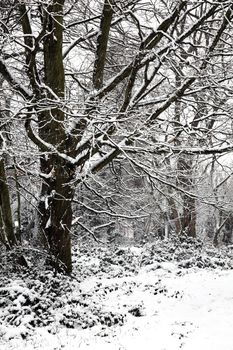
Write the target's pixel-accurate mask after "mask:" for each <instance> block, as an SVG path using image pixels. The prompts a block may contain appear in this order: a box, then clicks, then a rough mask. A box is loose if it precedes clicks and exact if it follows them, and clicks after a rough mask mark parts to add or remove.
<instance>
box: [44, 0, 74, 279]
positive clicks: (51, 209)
mask: <svg viewBox="0 0 233 350" xmlns="http://www.w3.org/2000/svg"><path fill="white" fill-rule="evenodd" d="M63 3H64V1H63V0H58V1H55V0H54V1H53V3H52V4H51V5H50V6H48V8H47V9H48V13H47V16H45V18H44V21H45V22H46V23H47V24H48V27H49V28H48V29H49V31H51V32H53V34H52V35H48V36H47V37H46V38H45V41H44V67H45V84H46V85H47V86H48V87H49V89H51V90H52V91H53V93H55V94H56V95H57V96H58V97H59V98H60V99H61V100H62V99H64V90H65V87H64V85H65V74H64V67H63V58H62V43H63V39H62V32H63V26H62V19H63V13H62V11H63ZM47 94H48V97H49V98H51V99H53V98H54V96H53V94H50V93H49V91H47ZM38 118H39V135H40V137H41V138H42V139H43V140H44V141H45V142H49V143H50V144H52V145H54V147H55V148H56V149H57V150H58V151H60V152H64V151H67V150H68V149H69V146H70V145H69V144H67V143H68V141H67V135H66V133H65V129H64V126H63V123H64V120H65V115H64V112H63V110H61V109H60V108H54V109H51V110H49V111H48V112H47V111H45V112H43V113H40V114H39V116H38ZM40 164H41V171H42V173H44V174H46V175H47V177H45V180H44V182H43V184H42V189H41V197H40V202H39V212H40V220H39V222H40V229H41V232H42V234H43V236H44V241H45V242H46V244H47V246H48V248H49V252H50V253H51V254H52V255H53V258H54V259H55V265H56V267H58V266H59V265H60V263H61V264H62V265H63V268H64V269H65V270H66V272H71V269H72V264H71V238H70V229H71V223H72V208H71V200H72V197H73V189H72V188H71V186H70V181H71V180H72V179H73V176H74V169H73V168H72V167H71V166H70V165H69V164H68V163H66V162H65V160H61V159H60V158H59V157H58V156H57V155H56V154H49V155H46V156H43V155H42V156H41V158H40Z"/></svg>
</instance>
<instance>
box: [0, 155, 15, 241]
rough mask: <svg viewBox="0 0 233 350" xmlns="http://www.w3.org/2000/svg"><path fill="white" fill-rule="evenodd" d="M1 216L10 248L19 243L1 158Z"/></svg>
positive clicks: (4, 235) (3, 230)
mask: <svg viewBox="0 0 233 350" xmlns="http://www.w3.org/2000/svg"><path fill="white" fill-rule="evenodd" d="M0 216H1V220H0V221H1V227H2V232H3V235H2V236H3V237H5V242H4V243H5V244H7V246H8V247H12V246H13V245H15V244H16V243H17V242H16V238H15V234H14V227H13V220H12V213H11V203H10V194H9V188H8V185H7V179H6V172H5V165H4V160H3V158H0Z"/></svg>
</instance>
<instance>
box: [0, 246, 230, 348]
mask: <svg viewBox="0 0 233 350" xmlns="http://www.w3.org/2000/svg"><path fill="white" fill-rule="evenodd" d="M123 253H126V254H127V256H129V255H130V253H132V258H133V260H134V264H133V263H131V265H132V266H133V265H134V266H135V267H137V268H135V270H134V271H133V270H132V271H129V270H128V272H127V270H126V269H125V268H124V267H122V266H120V265H119V264H118V265H117V264H116V261H117V260H116V257H117V256H118V257H119V254H120V255H121V256H122V254H123ZM102 254H103V251H102ZM141 258H142V250H140V248H131V249H128V250H125V251H120V253H119V251H116V254H115V258H113V261H112V262H111V264H109V266H108V267H110V268H109V269H108V268H107V263H106V264H105V269H106V271H105V272H104V269H103V268H101V263H102V262H103V261H101V258H100V257H93V258H92V259H90V256H88V254H86V255H85V254H83V255H82V256H80V257H79V258H78V257H77V261H78V264H77V269H78V267H79V266H80V265H82V269H84V266H85V267H86V268H87V269H88V270H86V276H85V277H84V278H83V279H82V280H79V281H78V280H72V281H70V282H69V285H70V289H67V292H64V294H63V295H59V297H57V298H56V303H57V304H56V305H55V304H54V305H52V306H51V310H50V305H47V304H46V296H44V302H45V304H46V308H47V310H50V316H46V317H47V318H49V317H51V315H52V316H53V317H54V320H53V322H51V323H48V325H47V326H41V327H31V326H30V324H31V323H30V322H31V321H32V319H33V317H35V316H33V314H32V313H30V312H28V314H27V313H24V316H23V317H22V318H21V320H20V321H19V322H18V323H19V324H18V325H15V324H14V322H13V324H9V322H8V323H7V322H6V317H5V316H4V315H6V314H5V312H6V310H9V308H10V307H11V310H12V305H10V304H9V302H8V304H6V305H5V307H2V308H1V309H0V310H1V311H0V312H1V320H2V321H1V325H0V335H1V340H0V349H3V350H13V349H17V350H21V349H24V350H29V349H41V350H42V349H43V350H55V349H56V350H59V349H67V350H69V349H71V350H75V349H81V350H87V349H89V350H99V349H101V350H105V349H106V350H135V349H142V348H143V347H145V346H146V348H147V349H148V350H150V349H151V350H152V349H156V350H178V349H184V350H194V349H195V350H196V349H212V350H215V349H216V350H217V349H220V348H221V349H224V350H232V316H233V270H232V269H231V268H228V269H225V268H221V267H216V268H210V267H205V268H198V267H197V266H193V267H191V268H184V267H182V264H181V263H180V262H178V261H174V260H173V261H169V260H170V259H168V260H167V261H160V262H158V261H155V260H156V259H155V260H154V261H152V262H151V263H150V264H148V263H147V264H142V263H140V264H139V262H141ZM105 259H106V256H105ZM214 259H215V260H216V258H214V257H213V258H212V260H214ZM219 259H220V258H219ZM103 260H104V259H103ZM163 260H165V259H163ZM197 260H200V259H198V258H197ZM121 264H122V263H121ZM137 264H138V265H137ZM127 266H128V267H129V265H128V264H127ZM132 266H131V267H132ZM77 275H78V270H77ZM56 278H57V279H58V278H59V277H56ZM24 283H25V281H24ZM35 284H36V282H35ZM38 286H39V284H38ZM7 288H8V289H7ZM7 288H6V287H5V289H4V287H3V288H1V290H4V293H5V294H6V293H9V294H10V295H11V299H12V300H13V299H14V301H13V304H14V307H15V308H16V309H17V307H18V309H20V307H21V308H23V307H24V308H25V307H27V306H25V305H26V301H25V300H26V299H27V297H28V298H29V299H30V300H35V298H38V296H37V295H36V289H33V288H31V289H27V287H26V285H23V281H22V280H20V279H18V280H15V281H13V280H12V281H10V282H9V285H8V287H7ZM37 288H38V287H37ZM1 290H0V291H1ZM14 293H16V294H17V293H18V294H17V296H16V294H15V296H14V297H12V295H14ZM1 296H2V294H1ZM33 298H34V299H33ZM59 298H61V299H60V300H62V299H64V300H65V302H64V303H63V304H61V305H60V304H59ZM11 303H12V301H11ZM59 305H60V306H59ZM84 310H86V311H84ZM9 313H10V312H9ZM84 314H85V315H86V318H87V319H88V321H87V322H88V323H87V324H84V323H85V318H84ZM21 315H22V312H21ZM64 315H66V323H65V322H64ZM77 315H78V316H77ZM80 315H81V316H80ZM61 320H63V321H62V322H61ZM80 320H82V321H80ZM80 322H84V323H83V324H82V323H80ZM11 323H12V322H11Z"/></svg>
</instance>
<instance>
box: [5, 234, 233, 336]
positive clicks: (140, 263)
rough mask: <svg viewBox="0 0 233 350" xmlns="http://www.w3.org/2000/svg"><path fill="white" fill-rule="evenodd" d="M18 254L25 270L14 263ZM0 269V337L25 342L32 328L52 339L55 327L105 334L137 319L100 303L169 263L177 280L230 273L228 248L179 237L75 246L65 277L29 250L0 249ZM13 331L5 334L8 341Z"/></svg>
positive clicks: (137, 309) (139, 310)
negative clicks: (195, 272) (193, 272)
mask: <svg viewBox="0 0 233 350" xmlns="http://www.w3.org/2000/svg"><path fill="white" fill-rule="evenodd" d="M19 253H20V254H23V256H24V257H25V260H26V261H27V267H25V266H24V267H23V266H22V265H20V264H19V258H18V256H19ZM0 264H1V270H0V337H3V336H4V335H5V334H7V332H8V330H9V329H11V331H12V330H14V331H15V332H16V333H17V336H20V337H22V338H23V339H25V338H27V337H30V335H32V334H33V331H34V330H35V328H38V327H46V329H47V331H48V332H49V333H53V334H55V333H56V332H57V330H58V329H59V328H61V327H65V328H69V329H70V328H74V329H76V328H77V329H87V328H91V327H94V326H96V325H99V326H101V329H102V331H103V332H105V331H106V329H107V328H109V327H114V326H122V325H123V324H124V323H125V322H127V318H128V316H129V315H133V316H135V317H140V316H142V315H143V305H142V304H129V305H124V308H123V309H120V310H119V309H118V308H116V309H114V308H112V307H111V308H108V307H106V305H105V302H104V301H105V299H106V297H108V298H109V295H111V293H115V295H116V293H117V292H119V291H121V293H123V294H124V295H129V294H130V293H132V290H135V288H139V287H140V288H141V287H142V286H141V285H139V282H137V280H136V279H135V276H137V275H138V274H139V272H140V271H142V270H143V269H144V270H145V271H150V272H154V273H156V272H157V271H159V270H160V269H164V268H166V269H167V271H168V272H169V269H170V268H172V266H173V265H174V264H175V266H176V268H177V271H176V274H177V276H179V275H183V274H185V273H187V272H188V270H189V269H190V268H194V269H222V270H229V269H233V246H231V245H229V246H223V247H221V248H215V247H213V246H211V245H210V244H206V243H203V242H202V241H200V240H193V239H190V238H185V237H180V238H173V239H170V240H156V241H154V242H152V243H146V244H143V245H142V244H137V245H127V246H125V245H124V246H123V245H116V244H111V245H106V246H105V245H97V244H96V243H94V242H91V241H89V240H88V241H85V242H77V244H76V245H74V249H73V266H74V268H73V272H72V274H71V275H70V276H67V275H64V274H61V273H58V272H56V271H54V270H52V269H48V268H47V267H46V266H45V264H44V259H43V258H41V255H40V254H39V253H38V256H37V257H36V258H35V252H34V251H33V249H32V250H30V248H29V247H27V249H25V248H24V249H22V250H20V248H18V249H16V250H14V251H12V252H11V253H10V254H9V252H5V251H4V250H3V249H2V250H1V253H0ZM172 264H173V265H172ZM106 281H109V282H106ZM143 288H144V289H143V290H145V291H147V292H148V291H149V292H150V293H153V294H154V295H156V294H160V295H161V294H164V295H166V296H167V297H169V298H178V297H181V296H182V291H179V290H177V291H175V292H174V291H169V290H167V288H166V287H165V286H164V285H163V280H162V278H161V279H158V281H157V282H156V283H155V284H153V285H151V284H146V283H144V285H143ZM15 332H11V333H10V334H12V337H13V336H15ZM9 337H10V335H9Z"/></svg>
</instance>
